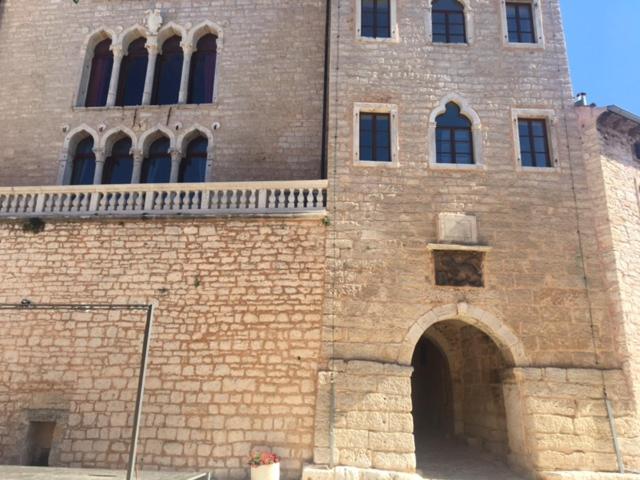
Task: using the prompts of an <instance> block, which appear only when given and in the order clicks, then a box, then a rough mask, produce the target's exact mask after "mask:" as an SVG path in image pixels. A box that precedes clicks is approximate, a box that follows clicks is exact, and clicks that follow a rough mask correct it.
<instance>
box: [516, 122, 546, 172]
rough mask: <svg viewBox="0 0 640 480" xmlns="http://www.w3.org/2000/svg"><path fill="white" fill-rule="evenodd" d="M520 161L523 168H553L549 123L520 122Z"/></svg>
mask: <svg viewBox="0 0 640 480" xmlns="http://www.w3.org/2000/svg"><path fill="white" fill-rule="evenodd" d="M518 133H519V135H520V161H521V162H522V166H523V167H551V156H550V154H549V139H548V137H547V123H546V122H545V121H544V120H529V119H519V120H518Z"/></svg>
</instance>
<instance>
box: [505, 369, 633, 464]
mask: <svg viewBox="0 0 640 480" xmlns="http://www.w3.org/2000/svg"><path fill="white" fill-rule="evenodd" d="M516 375H518V376H519V377H520V378H519V382H520V394H521V401H522V402H523V406H524V410H523V411H524V412H526V413H525V415H524V416H523V427H524V438H525V443H526V444H527V445H528V447H527V448H528V449H529V450H530V451H531V452H532V453H533V455H532V456H531V458H532V459H533V461H534V468H535V469H536V470H538V471H544V470H549V471H553V470H569V471H573V470H589V471H596V472H597V471H601V472H616V471H618V465H617V461H616V455H615V450H614V447H613V436H612V432H611V427H610V424H609V417H608V414H607V408H606V403H605V397H604V393H603V392H604V390H605V389H606V390H607V394H608V398H609V399H610V401H611V404H612V410H613V412H614V416H615V425H616V430H617V433H618V435H619V438H620V443H621V448H622V451H623V453H624V458H625V460H626V462H627V468H632V466H633V465H634V462H635V460H634V459H636V458H638V455H639V454H640V452H639V450H638V448H639V446H640V442H638V437H637V430H636V425H635V422H636V420H635V408H634V402H633V397H632V395H631V392H630V391H629V389H628V388H626V381H625V380H626V379H625V374H624V372H623V371H622V370H594V369H571V368H568V369H565V368H546V369H536V368H526V369H516Z"/></svg>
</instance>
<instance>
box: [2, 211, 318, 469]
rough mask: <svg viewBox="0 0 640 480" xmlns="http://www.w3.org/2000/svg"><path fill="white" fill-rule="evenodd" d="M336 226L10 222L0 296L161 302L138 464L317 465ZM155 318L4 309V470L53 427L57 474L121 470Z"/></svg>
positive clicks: (305, 223) (201, 466) (227, 222)
mask: <svg viewBox="0 0 640 480" xmlns="http://www.w3.org/2000/svg"><path fill="white" fill-rule="evenodd" d="M325 229H326V227H325V226H324V225H323V224H322V222H321V220H320V219H319V218H314V219H306V220H305V219H235V220H234V219H224V220H211V219H208V220H207V219H202V220H189V221H185V220H154V221H144V220H124V221H122V222H119V221H108V220H104V221H100V222H94V221H87V222H73V221H59V222H51V223H48V224H47V226H46V229H45V231H44V232H42V233H39V234H33V233H28V232H25V231H23V229H22V226H21V225H20V224H17V223H16V224H6V223H5V224H3V225H0V245H1V248H0V264H2V269H1V273H0V302H20V301H21V300H22V299H23V298H29V299H31V300H32V301H34V302H38V303H43V302H56V303H66V302H70V303H106V304H112V303H113V304H123V303H141V302H142V303H146V302H150V301H152V300H156V301H157V302H158V304H159V306H158V309H157V313H156V320H155V326H154V330H153V336H152V344H151V353H150V365H149V370H148V377H147V390H146V394H145V404H144V415H143V428H142V432H141V441H140V453H139V455H140V457H139V458H140V459H141V461H142V459H143V461H144V465H145V466H146V468H150V469H157V468H164V469H169V470H180V469H182V470H190V471H212V472H214V473H215V475H216V476H217V477H220V478H243V477H244V476H245V475H246V472H247V470H246V460H247V456H248V454H249V452H250V450H251V449H253V448H259V447H262V448H268V449H273V450H274V451H275V452H277V453H278V454H280V455H281V456H282V457H283V459H284V460H283V464H282V467H283V469H284V476H285V478H294V477H297V476H298V475H299V473H300V471H301V468H302V464H303V463H304V462H308V461H310V460H311V458H312V449H313V433H314V426H313V415H314V410H315V399H316V383H315V380H316V375H317V371H318V365H319V354H320V335H321V306H322V298H323V281H324V269H325V266H324V242H325V237H324V235H325ZM143 328H144V315H140V314H139V313H138V314H136V313H118V314H115V313H95V314H94V313H86V312H73V313H64V312H57V313H56V312H49V311H43V312H36V311H28V312H25V311H19V312H4V313H2V314H1V316H0V357H1V358H2V362H3V368H2V369H0V371H1V373H0V406H1V407H0V426H1V427H0V428H1V430H0V432H1V433H2V435H0V438H1V439H2V440H1V442H0V463H20V462H21V461H22V455H23V453H24V448H26V447H25V440H26V435H27V427H28V422H29V421H30V420H31V421H33V420H37V419H38V418H45V419H47V418H50V417H51V418H50V420H54V421H57V423H58V427H57V430H56V432H55V440H54V450H53V452H52V457H51V461H52V464H53V465H56V466H68V467H71V466H81V467H108V468H123V467H124V466H125V465H126V459H127V452H128V445H129V439H130V426H131V422H132V408H133V401H134V400H135V392H136V382H137V372H138V365H139V358H140V357H139V354H140V348H141V342H142V330H143Z"/></svg>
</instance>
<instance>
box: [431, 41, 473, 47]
mask: <svg viewBox="0 0 640 480" xmlns="http://www.w3.org/2000/svg"><path fill="white" fill-rule="evenodd" d="M429 46H430V47H439V48H441V47H450V48H470V47H471V42H469V41H467V42H465V43H448V42H434V41H433V40H432V41H430V42H429Z"/></svg>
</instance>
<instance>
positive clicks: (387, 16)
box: [360, 0, 391, 38]
mask: <svg viewBox="0 0 640 480" xmlns="http://www.w3.org/2000/svg"><path fill="white" fill-rule="evenodd" d="M389 2H390V0H362V11H361V12H360V19H361V29H362V33H361V34H362V36H363V37H372V38H390V37H391V8H390V6H389Z"/></svg>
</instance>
